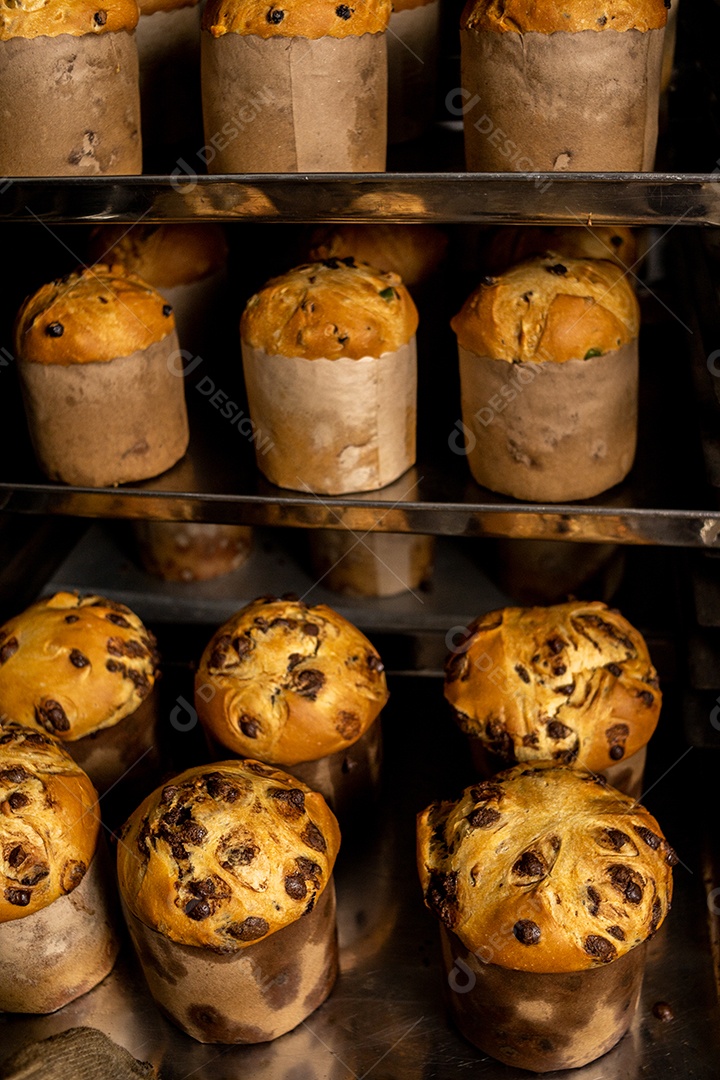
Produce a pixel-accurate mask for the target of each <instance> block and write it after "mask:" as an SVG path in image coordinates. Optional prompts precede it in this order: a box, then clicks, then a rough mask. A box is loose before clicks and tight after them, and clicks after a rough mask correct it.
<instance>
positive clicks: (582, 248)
mask: <svg viewBox="0 0 720 1080" xmlns="http://www.w3.org/2000/svg"><path fill="white" fill-rule="evenodd" d="M550 251H554V252H556V253H557V254H558V255H564V256H565V257H566V258H568V259H608V260H609V261H610V262H616V263H617V264H618V266H622V268H623V269H626V268H630V269H632V268H633V267H634V266H635V265H636V264H637V261H638V252H637V240H636V236H635V232H634V231H633V230H632V229H629V228H627V227H626V226H625V225H618V226H615V225H593V226H585V225H555V226H553V225H501V226H499V227H498V228H496V229H490V230H489V232H488V234H487V235H486V236H485V237H484V240H483V243H482V244H481V254H480V264H481V266H482V268H483V270H484V271H485V272H486V273H487V274H502V273H503V272H504V271H505V270H509V269H510V267H512V266H514V265H515V264H516V263H519V262H522V261H523V260H525V259H531V258H533V256H534V257H537V256H541V255H546V254H547V253H548V252H550Z"/></svg>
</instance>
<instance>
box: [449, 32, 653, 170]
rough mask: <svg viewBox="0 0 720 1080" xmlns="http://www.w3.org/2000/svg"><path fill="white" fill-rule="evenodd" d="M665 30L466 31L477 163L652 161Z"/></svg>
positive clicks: (569, 165)
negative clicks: (548, 32) (643, 31)
mask: <svg viewBox="0 0 720 1080" xmlns="http://www.w3.org/2000/svg"><path fill="white" fill-rule="evenodd" d="M664 35H665V30H664V29H662V30H649V31H648V32H647V33H641V32H640V31H639V30H626V31H624V32H623V33H619V32H617V31H615V30H603V31H600V32H596V31H595V30H583V31H581V32H579V33H574V34H571V33H563V32H559V33H555V34H538V33H529V34H516V33H506V34H500V33H493V32H488V31H477V30H467V29H465V30H462V31H461V32H460V37H461V57H462V60H461V78H462V85H463V88H464V89H465V91H466V92H467V94H468V96H467V97H466V99H465V108H466V110H467V111H466V112H465V115H464V129H465V157H466V161H467V167H468V169H469V170H470V171H472V172H610V171H613V172H639V171H643V170H644V171H647V170H650V169H652V167H653V163H654V160H655V148H656V145H657V135H658V110H659V101H660V74H661V67H662V50H663V38H664ZM608 73H612V77H611V78H610V77H609V75H608Z"/></svg>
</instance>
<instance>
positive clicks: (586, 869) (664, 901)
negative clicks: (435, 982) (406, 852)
mask: <svg viewBox="0 0 720 1080" xmlns="http://www.w3.org/2000/svg"><path fill="white" fill-rule="evenodd" d="M676 863H677V856H676V855H675V853H674V852H673V850H672V848H671V847H670V846H669V844H668V843H667V841H666V840H665V838H664V836H663V834H662V831H661V829H660V826H659V825H658V823H657V822H656V821H655V819H654V818H653V817H652V816H651V815H650V814H649V813H648V812H647V810H645V809H644V808H643V807H641V806H638V804H637V803H636V802H634V800H632V799H630V798H628V797H627V796H625V795H621V794H620V793H619V792H617V791H615V790H614V789H613V788H610V787H608V786H606V784H605V781H604V780H603V778H602V777H596V776H594V775H593V774H592V773H589V772H586V771H585V770H580V769H567V768H563V767H562V766H555V765H553V764H551V763H547V762H546V763H543V764H539V765H535V766H531V767H527V766H524V765H518V766H516V767H515V768H514V769H511V770H508V771H507V772H505V773H500V774H498V775H497V776H495V777H493V778H492V780H489V781H484V782H481V783H478V784H475V785H473V786H472V787H470V788H468V789H467V790H466V791H465V792H464V793H463V795H462V797H461V798H460V800H459V801H458V802H456V803H451V802H443V803H435V804H433V805H432V806H430V807H428V809H427V810H425V811H424V812H423V813H422V814H420V815H419V817H418V869H419V873H420V879H421V882H422V886H423V892H424V895H425V900H426V903H427V905H428V907H430V908H431V910H432V911H434V912H435V914H436V915H437V916H438V918H439V919H440V920H441V922H442V923H443V924H444V925H445V927H446V928H447V929H448V930H451V931H453V933H455V934H456V935H457V936H458V937H459V938H460V940H461V941H462V942H463V944H464V945H465V946H466V947H467V948H468V949H470V950H471V951H472V952H478V953H479V955H482V956H483V957H484V958H486V959H487V961H488V962H490V963H493V964H496V965H498V966H500V967H506V968H513V969H516V970H520V971H538V972H568V971H582V970H583V969H586V968H592V967H595V966H597V965H600V964H606V963H609V962H611V961H613V960H616V959H618V958H619V957H621V956H623V955H624V954H625V953H628V952H629V951H630V950H631V949H633V948H635V947H636V946H637V945H639V944H641V943H642V942H643V941H645V940H647V939H648V938H649V937H651V936H652V935H653V934H654V933H655V931H656V930H657V929H658V927H659V926H660V925H661V923H662V922H663V919H664V918H665V916H666V914H667V912H668V911H669V909H670V902H671V899H672V872H671V868H672V866H674V865H675V864H676ZM489 943H492V946H491V947H490V948H488V947H489ZM488 951H489V952H491V953H492V955H491V956H488V955H487V954H488Z"/></svg>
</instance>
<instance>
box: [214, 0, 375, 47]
mask: <svg viewBox="0 0 720 1080" xmlns="http://www.w3.org/2000/svg"><path fill="white" fill-rule="evenodd" d="M391 12H392V3H391V0H366V2H365V3H363V4H356V5H350V4H341V3H338V2H337V0H314V3H312V4H308V3H307V2H306V0H280V2H278V3H272V4H268V3H265V2H264V0H208V3H207V6H206V8H205V13H204V16H203V30H209V31H210V33H211V34H212V35H213V37H222V36H223V35H224V34H254V35H256V36H257V37H261V38H273V37H286V38H291V37H303V38H310V39H316V38H322V37H334V38H347V37H360V35H362V34H379V33H382V32H383V31H384V30H386V29H387V25H388V22H389V21H390V14H391Z"/></svg>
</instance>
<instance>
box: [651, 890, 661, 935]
mask: <svg viewBox="0 0 720 1080" xmlns="http://www.w3.org/2000/svg"><path fill="white" fill-rule="evenodd" d="M661 919H662V904H661V903H660V899H659V898H658V897H657V896H656V897H655V899H654V900H653V906H652V912H651V915H650V933H651V934H654V933H655V931H656V930H657V928H658V924H659V923H660V920H661Z"/></svg>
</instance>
